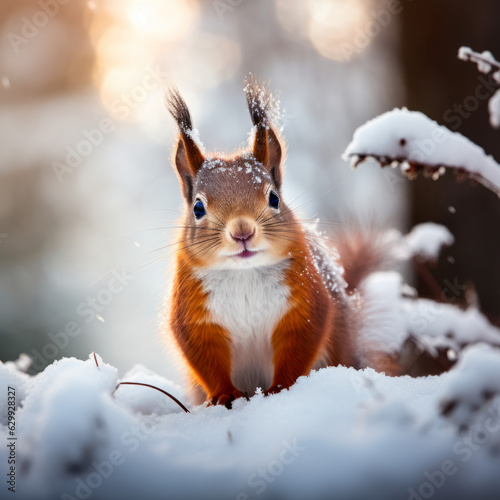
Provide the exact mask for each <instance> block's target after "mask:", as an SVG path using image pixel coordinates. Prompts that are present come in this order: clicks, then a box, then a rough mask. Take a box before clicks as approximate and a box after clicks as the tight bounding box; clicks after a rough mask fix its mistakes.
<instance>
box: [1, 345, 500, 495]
mask: <svg viewBox="0 0 500 500" xmlns="http://www.w3.org/2000/svg"><path fill="white" fill-rule="evenodd" d="M97 360H98V363H99V366H97V365H96V362H95V360H94V356H91V357H90V359H88V360H87V361H81V360H77V359H74V358H66V359H62V360H60V361H57V362H55V363H53V364H52V365H50V366H49V367H47V368H46V369H45V371H44V372H43V373H41V374H39V375H37V376H34V377H30V376H28V375H26V374H24V373H22V372H21V371H20V370H19V368H18V367H16V365H15V364H14V363H6V364H3V365H2V364H0V378H1V380H2V382H6V385H8V386H10V387H13V388H15V391H16V398H17V412H16V416H15V419H16V428H15V431H14V432H15V435H16V437H17V441H16V455H17V462H16V476H17V477H16V494H15V495H12V498H19V499H37V500H43V499H51V500H52V499H57V498H61V499H65V500H69V499H74V498H78V499H86V498H91V499H104V498H119V499H122V500H127V499H134V500H135V499H138V498H147V499H156V498H162V499H167V498H168V499H184V498H186V499H202V498H203V499H219V500H221V499H226V498H231V499H238V500H243V499H253V498H273V499H279V498H283V499H300V500H304V499H326V498H339V499H368V498H370V499H379V498H380V499H383V500H388V499H392V498H394V499H405V498H411V499H419V498H431V497H433V498H446V499H452V498H453V499H462V498H463V499H465V498H482V499H488V498H492V499H493V498H498V491H499V489H500V476H499V475H498V471H499V470H500V414H499V413H498V411H499V410H500V350H498V349H495V348H492V347H489V346H486V345H484V344H478V345H476V346H473V347H469V348H467V349H466V350H465V351H463V352H462V354H461V358H460V360H459V362H458V363H457V365H455V367H454V369H452V371H451V372H448V373H446V374H443V375H441V376H432V377H426V378H417V379H414V378H410V377H398V378H390V377H387V376H385V375H384V374H380V373H376V372H374V371H373V370H371V369H366V370H363V371H356V370H354V369H352V368H344V367H338V368H327V369H322V370H320V371H318V372H313V373H311V374H310V375H309V376H308V377H302V378H300V379H299V380H298V382H297V383H296V384H295V385H294V386H293V387H292V388H291V389H290V391H287V392H283V393H281V394H278V395H275V396H271V397H268V398H264V397H263V396H262V395H261V394H257V395H256V396H254V397H253V398H252V399H251V400H250V401H244V400H241V401H237V402H236V403H235V404H234V408H233V409H232V410H227V409H226V408H225V407H219V406H217V407H205V406H199V407H194V408H193V407H192V408H191V413H189V414H188V413H184V411H183V410H181V409H180V408H179V407H178V406H177V405H176V404H175V403H173V402H172V401H171V400H170V399H169V398H167V397H166V396H164V395H163V394H161V393H159V392H157V391H155V390H153V389H149V388H146V387H136V386H120V388H119V389H118V390H117V391H116V392H113V391H114V390H115V387H116V384H117V370H116V369H115V368H113V367H112V366H109V365H107V364H105V363H104V362H103V361H102V360H101V359H100V358H99V357H97ZM124 379H126V380H129V381H130V380H132V381H142V382H145V383H149V384H153V385H156V386H158V387H160V388H163V389H165V390H167V391H169V392H170V393H172V394H173V395H174V396H176V397H178V398H180V399H181V400H183V401H185V397H184V394H183V392H182V390H181V389H180V388H179V387H178V386H175V385H174V384H172V383H171V382H170V381H168V380H166V379H164V378H162V377H160V376H157V375H155V374H153V373H151V372H148V370H146V369H145V368H143V367H140V366H139V367H136V368H134V369H133V370H132V371H131V372H129V373H128V374H127V375H126V376H125V378H124ZM2 386H4V384H2ZM1 401H2V406H1V407H0V418H1V424H2V434H3V435H4V436H3V437H2V440H3V443H5V442H6V438H7V432H8V428H7V423H8V422H7V407H6V400H5V399H4V398H3V399H2V400H1ZM0 450H1V451H0V461H1V463H2V466H3V465H4V464H6V463H7V459H8V454H9V451H10V450H9V448H7V447H6V446H5V445H2V447H0ZM4 478H5V476H4ZM3 482H4V484H3V486H2V498H7V497H8V496H7V495H6V494H4V492H6V491H7V485H6V484H5V479H4V481H3Z"/></svg>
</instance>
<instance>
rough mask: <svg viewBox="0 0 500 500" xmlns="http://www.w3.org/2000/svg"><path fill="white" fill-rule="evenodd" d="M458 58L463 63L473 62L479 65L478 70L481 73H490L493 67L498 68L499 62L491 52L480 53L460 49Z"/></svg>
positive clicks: (468, 49)
mask: <svg viewBox="0 0 500 500" xmlns="http://www.w3.org/2000/svg"><path fill="white" fill-rule="evenodd" d="M458 58H459V59H460V60H462V61H473V62H475V63H476V64H477V70H478V71H480V72H481V73H489V72H490V71H491V70H492V68H493V67H495V66H497V67H498V62H497V61H496V60H495V58H494V57H493V54H492V53H491V52H490V51H489V50H485V51H484V52H481V53H478V52H474V51H473V50H472V49H471V48H470V47H460V49H458Z"/></svg>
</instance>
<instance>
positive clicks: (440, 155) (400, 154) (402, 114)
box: [343, 108, 500, 197]
mask: <svg viewBox="0 0 500 500" xmlns="http://www.w3.org/2000/svg"><path fill="white" fill-rule="evenodd" d="M343 158H344V159H345V160H349V161H350V162H351V165H352V166H353V167H356V166H357V165H359V164H360V163H362V162H363V161H365V160H368V159H370V158H373V159H375V160H376V161H378V162H379V163H380V165H381V166H382V167H385V166H391V167H397V166H400V167H401V170H402V172H404V173H405V174H406V175H407V176H408V178H409V179H414V178H416V176H417V174H418V172H420V171H422V172H423V174H424V175H425V176H427V177H431V178H432V179H437V178H439V177H440V176H441V175H443V174H444V173H445V170H446V169H450V170H452V171H454V173H455V174H456V175H457V178H458V180H459V181H461V180H464V179H466V178H470V179H472V180H474V181H476V182H478V183H480V184H482V185H483V186H485V187H487V188H488V189H490V190H491V191H493V192H494V193H496V194H497V195H498V196H499V197H500V165H499V164H498V163H497V162H496V161H495V160H494V159H493V157H492V156H490V155H487V154H486V153H485V152H484V150H483V149H482V148H480V147H479V146H477V145H476V144H474V143H473V142H471V141H470V140H469V139H467V138H466V137H464V136H463V135H462V134H460V133H458V132H452V131H450V130H449V129H447V128H446V127H444V126H442V125H438V124H437V123H436V122H435V121H433V120H431V119H430V118H428V117H427V116H426V115H424V114H423V113H420V112H416V111H408V110H407V109H406V108H403V109H394V110H393V111H389V112H387V113H384V114H382V115H380V116H378V117H376V118H374V119H373V120H371V121H369V122H367V123H366V124H364V125H362V126H361V127H359V128H358V129H357V130H356V132H355V133H354V137H353V139H352V141H351V143H350V144H349V145H348V146H347V149H346V150H345V152H344V154H343Z"/></svg>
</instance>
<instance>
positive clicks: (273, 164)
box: [245, 74, 284, 188]
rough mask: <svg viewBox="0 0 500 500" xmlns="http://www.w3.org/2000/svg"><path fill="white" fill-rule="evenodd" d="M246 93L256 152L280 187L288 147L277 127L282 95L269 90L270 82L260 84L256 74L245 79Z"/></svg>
mask: <svg viewBox="0 0 500 500" xmlns="http://www.w3.org/2000/svg"><path fill="white" fill-rule="evenodd" d="M245 94H246V97H247V104H248V111H249V112H250V117H251V119H252V123H253V125H254V126H255V137H254V143H253V155H254V157H255V159H256V160H257V161H259V162H260V163H262V164H263V165H264V166H265V167H266V168H267V170H268V171H269V173H270V174H271V176H272V177H273V180H274V182H275V184H276V187H278V188H279V187H280V186H281V182H282V168H281V164H282V160H283V156H284V147H283V146H282V143H281V140H280V136H279V132H277V131H276V130H278V124H279V121H280V118H281V116H280V102H279V99H278V98H277V97H276V96H274V95H273V94H272V93H271V92H270V91H269V86H268V85H267V84H260V83H259V82H258V80H257V79H256V78H255V76H254V75H252V74H250V75H249V76H248V77H247V78H246V79H245Z"/></svg>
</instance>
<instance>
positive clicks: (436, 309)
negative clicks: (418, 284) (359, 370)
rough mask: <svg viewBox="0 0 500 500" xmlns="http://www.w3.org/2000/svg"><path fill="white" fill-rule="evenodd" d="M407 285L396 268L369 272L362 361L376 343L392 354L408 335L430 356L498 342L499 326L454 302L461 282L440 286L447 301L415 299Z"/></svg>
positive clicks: (364, 286)
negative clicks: (471, 345)
mask: <svg viewBox="0 0 500 500" xmlns="http://www.w3.org/2000/svg"><path fill="white" fill-rule="evenodd" d="M410 234H411V233H410ZM408 288H409V287H408V285H406V284H405V283H404V282H403V278H402V277H401V275H400V274H399V273H397V272H395V271H385V272H376V273H372V274H371V275H370V276H368V278H366V279H365V280H364V281H363V283H362V284H361V286H360V292H361V295H362V296H363V298H364V300H365V314H366V316H367V319H366V321H365V325H364V327H363V328H362V331H361V335H360V339H359V341H358V347H359V350H360V355H361V358H362V360H363V361H364V362H365V363H366V364H369V360H370V352H371V350H372V349H373V346H374V345H376V346H377V347H378V348H379V349H380V351H381V352H387V353H396V352H400V350H401V348H402V346H403V344H404V342H405V341H406V340H407V339H408V338H409V337H410V336H411V337H412V338H414V339H415V340H416V342H417V343H418V344H419V345H420V346H421V347H422V348H423V349H425V350H427V351H428V352H430V353H432V354H437V350H438V349H442V350H451V352H452V353H454V352H460V351H461V350H462V349H463V348H464V347H465V346H467V345H469V344H475V343H481V342H486V343H489V344H493V345H497V346H500V329H498V328H497V327H495V326H493V325H491V324H490V323H489V321H488V320H487V319H486V318H485V317H484V315H483V314H481V312H480V311H478V310H477V309H476V308H473V307H471V308H469V309H466V310H462V309H460V308H458V307H456V306H455V305H454V304H453V301H455V300H456V299H457V294H458V292H459V289H460V286H459V285H456V286H455V285H454V284H453V283H449V284H448V286H447V287H446V288H445V289H444V290H443V292H442V294H443V296H442V299H444V300H447V301H449V303H440V302H436V301H433V300H429V299H423V298H417V297H415V294H414V293H411V292H412V290H411V289H410V293H408ZM363 356H364V357H363Z"/></svg>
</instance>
